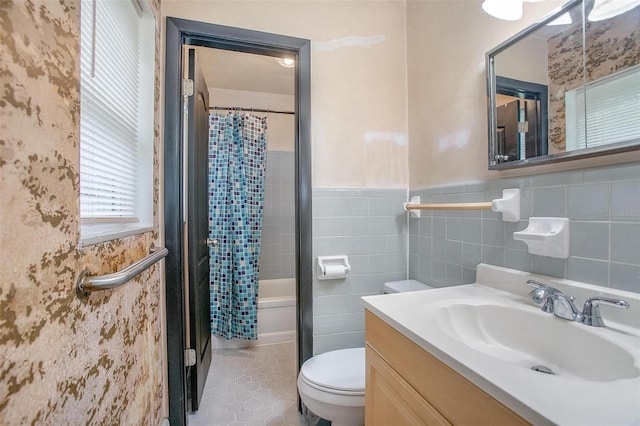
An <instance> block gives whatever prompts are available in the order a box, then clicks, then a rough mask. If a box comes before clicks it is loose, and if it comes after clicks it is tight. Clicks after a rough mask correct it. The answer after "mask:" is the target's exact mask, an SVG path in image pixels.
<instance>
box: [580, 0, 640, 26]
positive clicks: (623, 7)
mask: <svg viewBox="0 0 640 426" xmlns="http://www.w3.org/2000/svg"><path fill="white" fill-rule="evenodd" d="M639 5H640V0H595V2H594V4H593V9H592V10H591V13H589V20H590V21H592V22H595V21H604V20H605V19H609V18H613V17H614V16H618V15H621V14H623V13H625V12H627V11H629V10H631V9H633V8H634V7H636V6H639Z"/></svg>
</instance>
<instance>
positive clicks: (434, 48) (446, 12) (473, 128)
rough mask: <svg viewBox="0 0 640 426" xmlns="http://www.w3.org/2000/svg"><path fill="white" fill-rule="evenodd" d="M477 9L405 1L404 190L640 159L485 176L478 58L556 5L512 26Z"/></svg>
mask: <svg viewBox="0 0 640 426" xmlns="http://www.w3.org/2000/svg"><path fill="white" fill-rule="evenodd" d="M481 3H482V0H468V1H437V0H436V1H417V0H409V1H408V2H407V51H408V52H409V53H408V67H407V68H408V82H409V83H408V87H409V90H408V92H409V135H410V144H409V169H410V171H411V175H410V187H411V188H421V187H426V186H432V185H447V184H454V183H462V182H474V181H479V180H484V179H495V178H498V177H508V176H520V175H530V174H537V173H544V172H550V171H555V170H564V169H575V168H582V167H592V166H597V165H605V164H613V163H619V162H625V161H638V160H640V151H635V152H633V153H627V154H618V155H609V156H604V157H598V158H592V159H587V160H581V161H571V162H565V163H556V164H550V165H545V166H538V167H526V168H521V169H515V170H506V171H501V172H496V171H492V172H490V171H488V170H487V140H488V136H487V101H486V82H485V57H484V55H485V52H487V51H488V50H490V49H491V48H493V47H495V46H496V45H498V44H499V43H500V42H501V41H503V40H505V39H507V38H508V37H510V36H512V35H513V34H515V33H517V32H518V31H519V30H521V29H523V28H525V27H526V26H527V25H529V24H530V23H532V22H534V21H536V20H537V19H539V18H540V17H542V16H544V15H546V14H547V13H548V12H549V11H551V10H552V9H554V8H555V7H557V6H559V5H560V4H561V3H562V2H551V1H549V2H547V1H545V2H539V3H525V4H524V7H525V16H524V17H523V19H522V20H520V21H517V22H508V21H500V20H498V19H495V18H492V17H490V16H489V15H487V14H485V13H484V12H483V11H482V9H481V7H480V5H481ZM429 17H434V18H435V19H429ZM427 20H428V22H429V25H425V22H427Z"/></svg>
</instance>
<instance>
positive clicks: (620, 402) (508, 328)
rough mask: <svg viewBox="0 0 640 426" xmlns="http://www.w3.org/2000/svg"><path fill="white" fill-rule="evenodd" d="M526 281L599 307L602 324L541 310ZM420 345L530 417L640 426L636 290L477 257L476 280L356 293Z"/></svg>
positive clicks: (639, 324) (566, 422)
mask: <svg viewBox="0 0 640 426" xmlns="http://www.w3.org/2000/svg"><path fill="white" fill-rule="evenodd" d="M528 280H536V281H542V282H544V283H548V284H549V285H551V286H552V287H554V288H556V289H558V290H559V291H561V292H562V293H564V294H567V295H571V296H573V297H574V298H575V304H576V306H577V307H578V309H581V308H582V307H583V306H584V303H585V301H586V300H587V299H589V298H590V297H593V296H600V297H608V298H614V299H616V300H621V299H622V300H626V301H628V302H629V304H630V308H629V309H625V310H622V309H612V308H610V307H606V306H603V308H602V312H601V313H602V319H603V320H604V323H605V326H604V327H592V326H588V325H585V324H582V323H580V322H577V321H568V320H566V319H562V318H558V317H556V316H554V315H553V314H552V313H547V312H543V311H542V309H541V306H540V305H537V304H535V303H534V301H533V300H532V298H531V296H529V292H530V291H531V288H530V287H529V286H528V285H527V281H528ZM363 301H364V304H365V307H366V309H367V310H369V311H370V312H371V313H373V314H375V315H377V316H378V317H379V318H381V319H382V320H383V321H385V322H387V324H389V325H390V326H391V327H393V328H395V329H396V330H397V331H398V332H400V333H402V334H403V335H404V336H405V337H407V338H408V339H410V340H411V341H413V342H414V343H415V344H417V345H418V346H420V347H422V349H424V350H425V351H426V352H428V353H429V354H431V355H433V356H434V357H436V358H438V359H439V360H440V361H441V362H443V363H444V364H446V365H447V366H449V367H450V368H452V369H453V370H455V371H456V372H457V373H459V374H460V375H461V376H462V377H464V378H465V379H467V380H469V381H470V382H471V383H473V384H475V385H476V386H478V387H479V388H480V389H482V390H483V391H485V392H486V393H488V394H489V395H490V396H492V397H493V398H495V399H496V400H498V401H500V402H501V403H502V404H504V405H505V406H506V407H508V408H509V409H511V410H512V411H514V412H515V413H517V414H519V415H520V416H522V417H523V418H524V419H526V420H527V421H528V422H530V423H532V424H536V425H547V424H555V425H570V426H573V425H576V426H578V425H579V426H585V425H593V426H601V425H605V424H606V425H640V294H638V293H631V292H625V291H622V290H616V289H611V288H606V287H602V286H595V285H592V284H587V283H580V282H576V281H570V280H562V279H557V278H552V277H543V276H540V275H536V274H532V273H528V272H522V271H516V270H512V269H507V268H501V267H498V266H492V265H485V264H480V265H478V269H477V282H476V283H474V284H468V285H462V286H453V287H446V288H439V289H434V290H428V291H418V292H413V293H398V294H388V295H381V296H378V295H375V296H367V297H363Z"/></svg>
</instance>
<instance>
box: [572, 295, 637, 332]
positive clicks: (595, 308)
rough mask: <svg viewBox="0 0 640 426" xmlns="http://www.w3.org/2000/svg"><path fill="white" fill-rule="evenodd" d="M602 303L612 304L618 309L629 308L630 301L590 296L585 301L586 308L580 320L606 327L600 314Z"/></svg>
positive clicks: (587, 323)
mask: <svg viewBox="0 0 640 426" xmlns="http://www.w3.org/2000/svg"><path fill="white" fill-rule="evenodd" d="M600 305H605V306H611V307H613V308H618V309H629V302H627V301H626V300H616V299H611V298H608V297H600V296H596V297H590V298H588V299H587V301H586V302H584V308H583V309H582V314H581V315H580V318H579V319H578V321H580V322H581V323H583V324H586V325H590V326H592V327H604V321H602V317H601V316H600Z"/></svg>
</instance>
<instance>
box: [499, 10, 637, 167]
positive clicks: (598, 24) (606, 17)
mask: <svg viewBox="0 0 640 426" xmlns="http://www.w3.org/2000/svg"><path fill="white" fill-rule="evenodd" d="M487 88H488V96H489V102H488V104H489V169H506V168H513V167H522V166H530V165H537V164H541V163H547V162H553V161H564V160H570V159H575V158H584V157H590V156H595V155H602V154H605V153H606V154H608V153H613V152H624V151H629V150H635V149H640V0H615V1H608V0H571V1H569V2H568V3H566V4H565V5H564V6H562V7H561V8H560V9H558V10H557V11H555V12H553V13H552V14H551V15H549V16H548V17H547V18H545V19H543V20H542V21H540V22H538V23H536V24H534V25H532V26H531V27H529V28H527V29H525V30H524V31H522V32H520V33H518V34H516V35H515V36H513V37H512V38H510V39H509V40H507V41H505V42H504V43H502V44H500V45H499V46H497V47H496V48H494V49H492V50H491V51H489V52H488V53H487Z"/></svg>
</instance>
